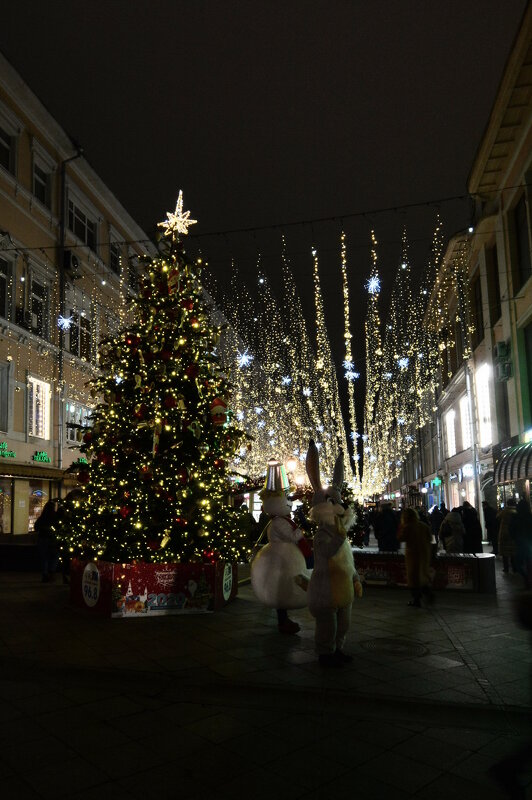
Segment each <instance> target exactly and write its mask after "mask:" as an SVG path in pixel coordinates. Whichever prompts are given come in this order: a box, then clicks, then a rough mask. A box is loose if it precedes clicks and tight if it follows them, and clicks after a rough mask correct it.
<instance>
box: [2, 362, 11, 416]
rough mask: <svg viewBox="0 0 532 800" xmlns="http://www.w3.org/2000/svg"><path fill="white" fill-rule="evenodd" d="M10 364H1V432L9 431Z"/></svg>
mask: <svg viewBox="0 0 532 800" xmlns="http://www.w3.org/2000/svg"><path fill="white" fill-rule="evenodd" d="M8 389H9V364H0V431H7V399H8Z"/></svg>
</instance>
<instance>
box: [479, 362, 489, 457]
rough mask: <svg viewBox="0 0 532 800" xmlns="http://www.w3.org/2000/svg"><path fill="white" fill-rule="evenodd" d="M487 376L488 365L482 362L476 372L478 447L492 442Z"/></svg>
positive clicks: (486, 445)
mask: <svg viewBox="0 0 532 800" xmlns="http://www.w3.org/2000/svg"><path fill="white" fill-rule="evenodd" d="M489 378H490V368H489V365H488V364H482V366H481V367H479V368H478V369H477V372H476V390H477V408H478V443H479V445H480V447H488V445H490V444H491V442H492V435H491V412H490V386H489Z"/></svg>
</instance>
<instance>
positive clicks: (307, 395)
mask: <svg viewBox="0 0 532 800" xmlns="http://www.w3.org/2000/svg"><path fill="white" fill-rule="evenodd" d="M303 394H304V395H305V397H310V395H311V394H312V389H309V387H308V386H305V388H304V389H303Z"/></svg>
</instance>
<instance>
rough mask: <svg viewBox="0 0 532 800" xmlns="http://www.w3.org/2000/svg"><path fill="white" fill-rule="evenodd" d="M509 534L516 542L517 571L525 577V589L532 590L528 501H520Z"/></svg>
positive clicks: (531, 517) (531, 519)
mask: <svg viewBox="0 0 532 800" xmlns="http://www.w3.org/2000/svg"><path fill="white" fill-rule="evenodd" d="M509 533H510V536H511V537H512V539H513V540H514V542H515V555H514V564H515V571H516V572H518V573H519V574H520V575H522V576H523V580H524V582H525V589H530V588H531V584H530V580H531V574H532V513H531V512H530V506H529V504H528V500H525V499H524V498H523V499H522V500H519V502H518V504H517V507H516V510H515V514H514V515H513V516H512V517H511V519H510V524H509Z"/></svg>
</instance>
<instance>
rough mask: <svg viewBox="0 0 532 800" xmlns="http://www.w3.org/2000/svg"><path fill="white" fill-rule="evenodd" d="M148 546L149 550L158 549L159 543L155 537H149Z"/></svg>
mask: <svg viewBox="0 0 532 800" xmlns="http://www.w3.org/2000/svg"><path fill="white" fill-rule="evenodd" d="M148 547H149V548H150V550H159V549H160V547H161V543H160V542H158V541H157V540H156V539H149V540H148Z"/></svg>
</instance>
